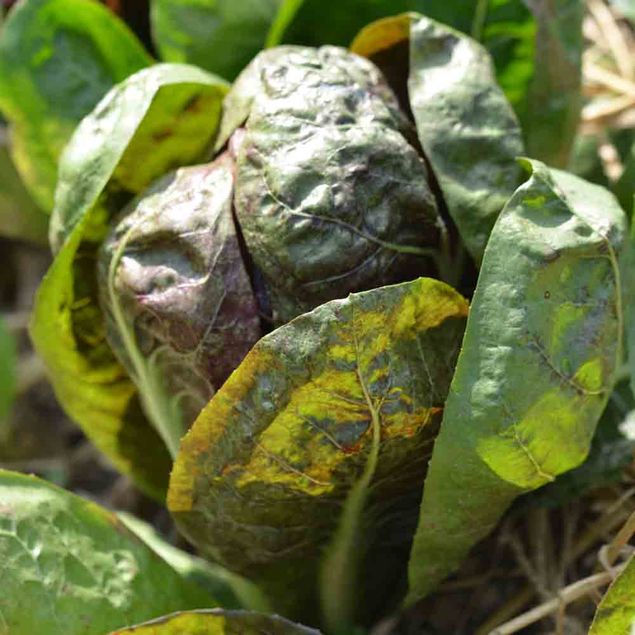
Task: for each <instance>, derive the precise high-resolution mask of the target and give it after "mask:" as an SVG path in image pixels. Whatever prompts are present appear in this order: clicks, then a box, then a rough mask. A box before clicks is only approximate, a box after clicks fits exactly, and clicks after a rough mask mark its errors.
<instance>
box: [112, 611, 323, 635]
mask: <svg viewBox="0 0 635 635" xmlns="http://www.w3.org/2000/svg"><path fill="white" fill-rule="evenodd" d="M183 633H187V634H188V635H320V634H319V632H318V631H315V630H313V629H310V628H306V627H304V626H300V625H299V624H294V623H293V622H289V621H288V620H285V619H284V618H282V617H278V616H277V615H263V614H261V613H248V612H246V611H220V610H214V611H190V612H182V613H175V614H173V615H167V616H165V617H162V618H160V619H157V620H152V621H151V622H148V623H146V624H139V625H138V626H133V627H132V628H125V629H123V630H120V631H115V632H114V633H111V635H127V634H130V635H183Z"/></svg>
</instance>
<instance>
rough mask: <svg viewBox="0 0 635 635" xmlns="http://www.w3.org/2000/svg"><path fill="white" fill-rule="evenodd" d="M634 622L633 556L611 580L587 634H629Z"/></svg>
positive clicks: (634, 573)
mask: <svg viewBox="0 0 635 635" xmlns="http://www.w3.org/2000/svg"><path fill="white" fill-rule="evenodd" d="M634 624H635V556H633V557H632V558H631V559H630V560H629V561H628V564H627V565H626V568H625V569H624V570H623V571H622V572H621V573H620V574H619V575H618V576H617V578H616V579H615V580H614V581H613V583H612V584H611V586H610V587H609V588H608V591H607V592H606V593H605V595H604V597H603V598H602V601H601V602H600V605H599V606H598V608H597V611H596V613H595V617H594V618H593V624H591V630H590V631H589V635H630V634H631V633H632V632H633V625H634Z"/></svg>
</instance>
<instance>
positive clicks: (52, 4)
mask: <svg viewBox="0 0 635 635" xmlns="http://www.w3.org/2000/svg"><path fill="white" fill-rule="evenodd" d="M151 63H152V60H151V58H150V56H149V55H148V54H147V53H146V52H145V51H144V50H143V47H142V46H141V43H140V42H139V41H138V40H137V39H136V37H135V36H134V35H133V33H132V32H131V31H129V30H128V27H127V26H126V25H125V24H124V23H123V22H122V21H121V20H119V19H118V18H117V17H116V16H115V15H114V14H113V13H112V12H110V11H108V10H107V9H106V8H105V7H103V6H101V5H100V4H99V3H98V2H94V1H92V0H23V1H22V2H20V3H18V4H17V6H16V7H14V8H13V9H12V11H11V13H10V14H9V18H8V20H7V22H6V23H5V24H4V25H3V27H2V32H1V34H0V110H2V112H3V113H4V115H5V117H6V118H7V119H8V120H9V122H10V123H11V125H12V151H13V158H14V160H15V163H16V166H17V168H18V170H19V172H20V175H21V176H22V179H23V180H24V182H25V184H26V185H27V187H28V188H29V190H30V192H31V194H32V195H33V196H34V198H35V200H36V201H37V203H38V204H39V205H40V206H41V207H42V209H43V210H45V211H47V212H49V211H51V209H52V208H53V192H54V190H55V183H56V178H57V163H58V159H59V157H60V154H61V152H62V150H63V148H64V146H65V145H66V143H67V142H68V140H69V139H70V137H71V134H72V132H73V129H74V128H75V126H76V125H77V124H78V123H79V121H80V120H81V119H82V117H84V116H85V115H87V114H88V113H89V112H90V111H91V110H92V109H93V107H94V106H95V105H96V104H97V102H98V101H99V100H100V99H101V98H102V97H103V96H104V95H105V94H106V93H107V92H108V91H109V90H110V88H111V87H112V86H113V85H114V84H116V83H118V82H120V81H122V80H124V79H125V78H126V77H128V76H129V75H131V74H132V73H134V72H135V71H138V70H139V69H141V68H144V67H145V66H148V65H149V64H151Z"/></svg>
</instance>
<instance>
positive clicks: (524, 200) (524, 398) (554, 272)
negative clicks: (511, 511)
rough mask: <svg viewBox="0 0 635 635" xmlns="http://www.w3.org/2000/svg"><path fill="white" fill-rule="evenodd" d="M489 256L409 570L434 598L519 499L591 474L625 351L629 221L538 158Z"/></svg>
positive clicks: (414, 588)
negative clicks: (585, 470)
mask: <svg viewBox="0 0 635 635" xmlns="http://www.w3.org/2000/svg"><path fill="white" fill-rule="evenodd" d="M523 165H524V166H525V167H526V168H527V169H528V171H529V172H530V177H529V179H528V180H527V182H526V183H525V184H524V185H522V186H521V187H520V188H519V189H518V190H517V191H516V193H515V194H514V195H513V196H512V198H511V199H510V200H509V202H508V204H507V205H506V207H505V209H504V211H503V213H502V214H501V216H500V218H499V220H498V221H497V224H496V225H495V227H494V230H493V232H492V236H491V238H490V241H489V243H488V245H487V249H486V251H485V257H484V259H483V266H482V269H481V274H480V276H479V280H478V285H477V287H476V291H475V293H474V298H473V301H472V307H471V310H470V317H469V319H468V324H467V327H466V332H465V338H464V340H463V345H462V349H461V354H460V356H459V360H458V362H457V368H456V373H455V375H454V378H453V380H452V386H451V388H450V393H449V397H448V400H447V403H446V407H445V411H444V414H443V422H442V424H441V431H440V432H439V436H438V438H437V441H436V443H435V446H434V452H433V455H432V459H431V461H430V469H429V471H428V475H427V477H426V482H425V487H424V495H423V501H422V504H421V515H420V520H419V527H418V529H417V534H416V536H415V540H414V543H413V548H412V554H411V561H410V572H409V577H410V594H409V601H410V602H413V601H415V600H417V599H419V598H420V597H422V596H424V595H426V594H427V593H429V592H430V591H432V590H433V589H434V587H435V586H436V585H437V584H438V583H439V582H440V581H441V580H442V579H443V578H444V577H445V576H446V575H448V574H449V573H450V572H451V571H453V570H454V569H455V568H456V567H457V566H458V565H459V564H460V562H461V560H462V559H463V558H464V556H465V555H466V554H467V552H468V550H469V549H470V547H471V546H472V545H473V544H474V543H475V542H477V541H478V540H480V539H481V538H482V537H484V536H485V535H486V534H487V533H488V532H489V531H490V530H491V529H492V528H493V527H494V525H495V524H496V522H497V521H498V520H499V518H500V517H501V515H502V514H503V512H504V511H505V510H506V509H507V507H508V506H509V505H510V503H511V502H512V501H513V500H514V499H515V498H516V497H517V496H519V495H520V494H522V493H524V492H527V491H529V490H532V489H535V488H537V487H539V486H541V485H544V484H545V483H548V482H549V481H552V480H553V479H554V478H555V477H556V475H558V474H561V473H563V472H565V471H567V470H570V469H572V468H573V467H576V466H577V465H579V464H580V463H581V462H582V461H583V460H584V458H585V457H586V455H587V453H588V451H589V447H590V443H591V438H592V436H593V433H594V431H595V426H596V424H597V422H598V419H599V418H600V416H601V414H602V412H603V410H604V407H605V405H606V402H607V399H608V398H609V395H610V393H611V391H612V388H613V383H614V378H615V370H616V367H617V366H618V365H619V363H620V362H621V355H622V328H623V325H622V319H623V318H622V283H621V274H620V262H619V260H620V258H621V254H622V252H623V249H624V240H625V230H626V219H625V216H624V213H623V212H622V210H621V209H620V207H619V205H618V204H617V201H616V200H615V198H614V197H613V196H612V195H611V194H610V193H609V192H608V191H607V190H605V189H604V188H601V187H598V186H595V185H591V184H590V183H587V182H585V181H583V180H581V179H578V178H577V177H574V176H571V175H568V174H566V173H564V172H559V171H557V170H551V169H549V168H547V167H546V166H545V165H544V164H542V163H540V162H538V161H530V160H523Z"/></svg>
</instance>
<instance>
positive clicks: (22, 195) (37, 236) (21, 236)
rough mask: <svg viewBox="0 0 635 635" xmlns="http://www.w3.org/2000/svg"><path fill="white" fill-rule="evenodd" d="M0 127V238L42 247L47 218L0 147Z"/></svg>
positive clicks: (1, 130) (1, 144)
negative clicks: (36, 244)
mask: <svg viewBox="0 0 635 635" xmlns="http://www.w3.org/2000/svg"><path fill="white" fill-rule="evenodd" d="M3 131H4V129H3V128H2V127H0V236H8V237H9V238H17V239H18V240H28V241H31V242H35V243H46V232H47V228H48V217H47V216H46V215H45V214H43V213H42V210H41V209H40V208H39V207H38V206H37V205H36V204H35V203H34V202H33V199H32V198H31V197H30V196H29V193H28V192H27V191H26V189H25V187H24V184H23V182H22V180H21V179H20V175H19V174H18V172H17V170H16V169H15V165H14V164H13V161H12V160H11V157H10V156H9V150H8V149H7V146H6V145H5V144H4V143H2V135H3Z"/></svg>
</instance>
